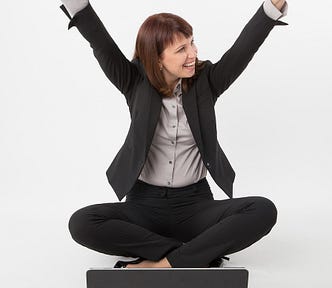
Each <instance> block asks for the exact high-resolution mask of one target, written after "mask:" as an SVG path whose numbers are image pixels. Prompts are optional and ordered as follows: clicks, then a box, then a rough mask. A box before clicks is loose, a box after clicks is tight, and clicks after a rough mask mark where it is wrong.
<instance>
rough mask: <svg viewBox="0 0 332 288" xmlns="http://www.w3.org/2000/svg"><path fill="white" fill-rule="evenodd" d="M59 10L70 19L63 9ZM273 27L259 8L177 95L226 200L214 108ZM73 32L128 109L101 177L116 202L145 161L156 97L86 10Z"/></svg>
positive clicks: (226, 176) (229, 175)
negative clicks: (123, 131) (124, 130)
mask: <svg viewBox="0 0 332 288" xmlns="http://www.w3.org/2000/svg"><path fill="white" fill-rule="evenodd" d="M61 8H62V10H63V11H64V12H65V13H66V14H67V16H68V17H69V18H71V17H70V16H69V14H68V12H67V11H66V9H65V7H64V6H63V5H62V6H61ZM275 25H287V24H286V23H284V22H281V21H275V20H272V19H271V18H269V17H268V16H267V15H266V14H265V12H264V10H263V5H261V6H260V8H259V9H258V11H257V12H256V13H255V15H254V16H253V17H252V19H251V20H250V21H249V22H248V24H247V25H246V26H245V27H244V29H243V31H242V32H241V34H240V36H239V37H238V39H237V40H236V41H235V43H234V44H233V45H232V47H231V48H230V49H229V50H228V51H227V52H226V53H225V54H224V55H223V56H222V58H221V59H220V60H219V61H218V62H216V63H215V64H212V63H211V62H210V61H206V64H205V67H204V69H203V70H202V71H201V73H200V75H199V77H198V78H197V79H196V80H195V82H194V83H193V86H192V87H191V88H190V90H189V91H188V92H187V93H183V95H182V97H183V108H184V111H185V113H186V116H187V119H188V123H189V126H190V129H191V131H192V134H193V137H194V139H195V141H196V144H197V147H198V149H199V151H200V153H201V156H202V159H203V162H204V164H205V166H206V168H207V169H208V171H209V173H210V175H211V176H212V178H213V179H214V181H215V182H216V183H217V185H218V186H219V187H220V188H221V189H222V190H223V191H224V192H225V193H226V194H227V195H228V196H229V197H230V198H232V195H233V181H234V178H235V173H234V171H233V169H232V167H231V165H230V163H229V161H228V160H227V158H226V156H225V154H224V152H223V151H222V149H221V147H220V145H219V143H218V140H217V130H216V117H215V111H214V105H215V103H216V100H217V98H218V97H219V96H220V95H221V94H222V93H223V92H224V91H225V90H226V89H227V88H228V87H229V86H230V85H231V84H232V83H233V81H234V80H235V79H236V78H237V77H238V76H239V75H240V74H241V72H242V71H243V70H244V69H245V68H246V66H247V65H248V63H249V61H250V60H251V59H252V57H253V56H254V54H255V53H256V51H257V50H258V48H259V47H260V45H261V44H262V43H263V41H264V40H265V38H266V37H267V36H268V34H269V32H270V31H271V30H272V28H273V27H274V26H275ZM72 26H76V27H77V29H78V30H79V31H80V33H81V34H82V35H83V37H84V38H85V39H86V40H87V41H88V42H89V43H90V46H91V47H92V49H93V53H94V55H95V57H96V58H97V60H98V62H99V64H100V66H101V68H102V69H103V71H104V73H105V74H106V76H107V77H108V78H109V80H110V81H111V82H112V83H113V84H114V85H115V86H116V87H117V88H118V89H119V90H120V91H121V92H122V94H123V95H124V96H125V98H126V101H127V104H128V106H129V110H130V115H131V125H130V129H129V132H128V135H127V137H126V139H125V142H124V144H123V146H122V147H121V149H120V151H119V152H118V153H117V155H116V157H115V158H114V160H113V162H112V163H111V165H110V167H109V168H108V170H107V172H106V174H107V178H108V181H109V183H110V184H111V186H112V187H113V189H114V191H115V193H116V195H117V197H118V199H119V200H120V201H121V200H122V199H123V198H124V196H125V195H126V194H127V193H128V192H129V191H130V189H131V188H132V187H133V185H134V183H135V182H136V180H137V178H138V177H139V175H140V172H141V170H142V168H143V165H144V163H145V160H146V158H147V155H148V152H149V148H150V145H151V142H152V138H153V135H154V131H155V128H156V125H157V122H158V119H159V114H160V110H161V103H162V101H161V95H160V94H159V93H158V92H157V91H156V90H155V89H154V88H153V87H152V86H151V84H150V82H149V81H148V79H147V76H146V74H145V72H144V68H143V66H142V65H141V63H140V61H139V60H137V59H135V60H133V61H129V60H127V59H126V57H125V56H124V55H123V54H122V52H121V51H120V49H119V48H118V47H117V45H116V43H115V42H114V41H113V39H112V38H111V36H110V35H109V34H108V32H107V31H106V29H105V27H104V26H103V24H102V22H101V21H100V19H99V18H98V16H97V15H96V13H95V11H94V10H93V8H92V7H91V5H90V4H89V5H88V6H87V7H85V8H84V9H83V10H81V11H80V12H78V13H77V14H76V15H75V16H74V17H73V18H72V19H71V21H70V23H69V25H68V29H70V28H71V27H72Z"/></svg>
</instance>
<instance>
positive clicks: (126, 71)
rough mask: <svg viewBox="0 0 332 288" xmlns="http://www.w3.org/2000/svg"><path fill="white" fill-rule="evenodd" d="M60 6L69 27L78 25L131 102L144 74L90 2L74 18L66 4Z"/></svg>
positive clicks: (113, 79) (100, 60) (116, 84)
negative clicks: (109, 31) (133, 91)
mask: <svg viewBox="0 0 332 288" xmlns="http://www.w3.org/2000/svg"><path fill="white" fill-rule="evenodd" d="M60 8H61V9H62V10H63V12H64V13H65V14H66V15H67V16H68V18H69V19H70V22H69V25H68V29H70V28H71V27H73V26H76V27H77V29H78V30H79V32H80V33H81V34H82V36H83V37H84V38H85V39H86V40H87V41H88V42H89V43H90V46H91V48H92V49H93V54H94V56H95V57H96V59H97V61H98V62H99V65H100V67H101V68H102V70H103V71H104V73H105V75H106V76H107V78H108V79H109V80H110V81H111V82H112V83H113V84H114V85H115V86H116V87H117V88H118V89H119V90H120V91H121V92H122V93H123V94H124V95H125V97H126V100H127V103H128V104H129V102H130V98H131V94H132V93H131V92H132V90H133V88H134V87H135V85H136V84H137V83H138V81H139V80H140V79H141V78H142V75H141V73H140V71H139V69H138V68H137V66H136V65H135V64H134V63H133V62H131V61H129V60H128V59H127V58H126V57H125V56H124V55H123V53H122V52H121V51H120V49H119V47H118V46H117V44H116V43H115V42H114V40H113V39H112V37H111V36H110V35H109V33H108V32H107V30H106V28H105V27H104V25H103V23H102V22H101V20H100V19H99V17H98V16H97V14H96V12H95V11H94V9H93V8H92V6H91V4H90V3H89V4H88V5H87V6H86V7H85V8H83V9H82V10H80V11H79V12H77V13H76V14H75V15H74V17H73V18H71V16H70V14H69V13H68V11H67V10H66V8H65V6H64V5H61V6H60Z"/></svg>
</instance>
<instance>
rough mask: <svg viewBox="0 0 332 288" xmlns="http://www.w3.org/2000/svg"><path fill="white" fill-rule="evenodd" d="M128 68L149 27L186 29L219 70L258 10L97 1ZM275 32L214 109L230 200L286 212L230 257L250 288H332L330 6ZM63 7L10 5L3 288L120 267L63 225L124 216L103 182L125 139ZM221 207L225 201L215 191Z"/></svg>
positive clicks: (0, 104)
mask: <svg viewBox="0 0 332 288" xmlns="http://www.w3.org/2000/svg"><path fill="white" fill-rule="evenodd" d="M91 3H92V5H93V7H94V8H95V10H96V12H97V13H98V15H99V16H100V18H101V19H102V21H103V23H104V24H105V26H106V27H107V29H108V31H109V32H110V33H111V35H112V36H113V38H114V39H115V41H116V42H117V43H118V45H119V46H120V47H121V49H122V51H123V52H124V53H125V55H126V56H127V57H128V58H131V57H132V54H133V48H134V42H135V38H136V33H137V31H138V28H139V26H140V25H141V23H142V22H143V20H144V19H145V18H146V17H148V16H149V15H151V14H153V13H156V12H165V11H166V12H173V13H175V14H178V15H180V16H182V17H183V18H185V19H186V20H188V21H189V22H190V23H191V24H192V25H193V27H194V32H195V33H194V36H195V41H196V44H197V46H198V48H199V57H200V58H201V59H210V60H212V61H217V60H218V59H219V58H220V57H221V56H222V54H223V53H224V52H225V51H226V50H227V49H228V48H229V47H230V46H231V45H232V44H233V42H234V41H235V39H236V38H237V36H238V35H239V33H240V32H241V30H242V28H243V27H244V25H245V24H246V23H247V22H248V21H249V19H250V18H251V16H252V15H253V14H254V13H255V12H256V10H257V9H258V7H259V6H260V5H261V4H262V0H260V1H258V0H255V1H254V0H251V1H204V2H199V1H187V0H182V1H174V0H170V1H161V0H146V1H128V0H122V1H91ZM288 3H289V13H288V16H286V17H285V18H283V19H282V20H283V21H285V22H287V23H289V26H276V27H275V28H274V29H273V30H272V31H271V33H270V35H269V37H268V38H267V39H266V41H265V43H264V44H263V45H262V47H261V48H260V50H259V51H258V52H257V54H256V55H255V57H254V58H253V60H252V62H251V63H250V64H249V66H248V67H247V69H246V70H245V71H244V73H243V74H242V75H241V76H240V77H239V78H238V79H237V81H236V82H235V83H234V84H233V85H232V86H231V87H230V88H229V89H228V90H227V91H226V92H225V93H224V94H223V95H222V96H221V98H220V99H219V102H217V105H216V113H217V118H218V133H219V140H220V143H221V145H222V147H223V148H224V151H225V153H226V155H227V156H228V158H229V160H230V162H231V163H232V166H233V167H234V169H235V171H236V172H237V176H236V181H235V188H234V189H235V192H234V193H235V197H240V196H246V195H261V196H265V197H268V198H270V199H272V200H273V201H274V202H275V204H276V206H277V207H278V211H279V218H278V223H277V225H276V226H275V227H274V229H273V230H272V232H271V233H270V234H269V235H268V236H267V237H265V238H263V239H262V240H261V241H259V242H258V243H256V244H254V245H253V246H251V247H249V248H248V249H246V250H244V251H241V252H239V253H236V254H234V255H231V262H230V263H229V266H245V267H246V268H247V269H249V271H250V287H255V288H265V287H269V288H273V287H308V288H309V287H310V288H311V287H320V288H324V287H326V288H327V287H332V280H331V276H330V275H329V273H330V270H331V269H330V268H331V259H332V249H331V248H332V241H331V216H332V213H331V212H330V211H331V209H330V206H331V204H330V202H331V192H332V190H331V188H332V183H331V182H332V180H331V168H332V161H331V160H332V157H331V147H332V135H331V122H332V101H331V97H332V84H331V81H332V78H331V72H330V68H331V66H332V65H331V64H332V63H331V62H332V61H331V51H332V33H331V30H332V25H331V24H332V17H331V11H332V4H331V1H327V0H324V1H317V2H315V3H314V2H313V1H288ZM60 4H61V3H60V2H58V1H41V0H39V1H16V2H14V1H6V2H4V3H2V4H1V17H0V27H1V29H0V41H1V46H0V49H1V50H0V51H1V53H0V76H1V78H0V79H1V85H0V175H1V178H0V179H1V181H0V221H1V222H0V229H1V236H0V255H1V256H0V257H1V260H0V265H1V267H0V268H1V269H0V279H1V286H2V287H22V288H27V287H29V288H42V287H48V288H53V287H54V288H59V287H62V288H65V287H68V288H69V287H70V288H73V287H85V271H86V270H87V269H88V268H90V267H100V266H103V267H112V266H113V264H114V263H115V261H116V260H118V259H120V258H119V257H116V256H107V255H103V254H99V253H97V252H94V251H92V250H88V249H86V248H84V247H81V246H79V245H78V244H76V243H75V242H74V241H73V240H72V239H71V237H70V234H69V231H68V229H67V222H68V219H69V217H70V215H71V214H72V213H73V212H74V211H75V210H77V209H78V208H81V207H83V206H86V205H89V204H93V203H100V202H113V201H114V202H115V201H117V198H116V196H115V193H114V192H113V190H112V189H111V187H110V186H109V184H108V183H107V180H106V175H105V171H106V169H107V168H108V165H109V164H110V163H111V161H112V159H113V157H114V156H115V154H116V152H117V151H118V149H119V148H120V147H121V145H122V143H123V141H124V138H125V136H126V133H127V131H128V128H129V120H130V119H129V113H128V110H127V106H126V103H125V100H124V97H123V96H122V95H120V93H119V92H118V91H117V90H116V89H115V88H114V87H113V86H112V84H111V83H110V82H109V81H108V80H107V78H106V77H105V76H104V75H103V73H102V71H101V69H100V68H99V66H98V63H97V61H96V60H95V59H94V57H93V55H92V52H91V49H90V47H89V45H88V43H87V42H86V41H85V40H84V39H83V37H82V36H81V35H80V34H79V32H78V31H77V29H76V28H72V29H71V30H69V31H67V24H68V19H67V17H66V16H65V14H64V13H63V12H62V11H61V10H60V9H59V6H60ZM208 180H209V182H210V184H211V186H212V189H213V193H214V195H215V198H216V199H222V198H224V193H223V192H222V191H221V190H220V189H219V188H218V187H217V186H216V185H214V183H213V180H212V179H211V178H210V177H209V178H208Z"/></svg>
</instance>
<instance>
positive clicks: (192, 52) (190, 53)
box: [187, 46, 197, 58]
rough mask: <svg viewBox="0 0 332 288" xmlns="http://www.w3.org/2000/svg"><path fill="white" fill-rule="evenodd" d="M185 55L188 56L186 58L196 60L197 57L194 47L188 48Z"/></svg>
mask: <svg viewBox="0 0 332 288" xmlns="http://www.w3.org/2000/svg"><path fill="white" fill-rule="evenodd" d="M187 55H188V58H196V56H197V49H196V47H192V46H190V48H189V49H188V53H187Z"/></svg>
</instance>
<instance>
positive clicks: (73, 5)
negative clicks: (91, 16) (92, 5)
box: [61, 0, 89, 16]
mask: <svg viewBox="0 0 332 288" xmlns="http://www.w3.org/2000/svg"><path fill="white" fill-rule="evenodd" d="M61 2H62V3H63V5H65V7H66V8H67V10H68V12H69V13H70V15H71V16H74V15H75V14H76V13H77V12H78V11H80V10H82V9H83V8H85V7H86V6H88V4H89V0H61Z"/></svg>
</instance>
